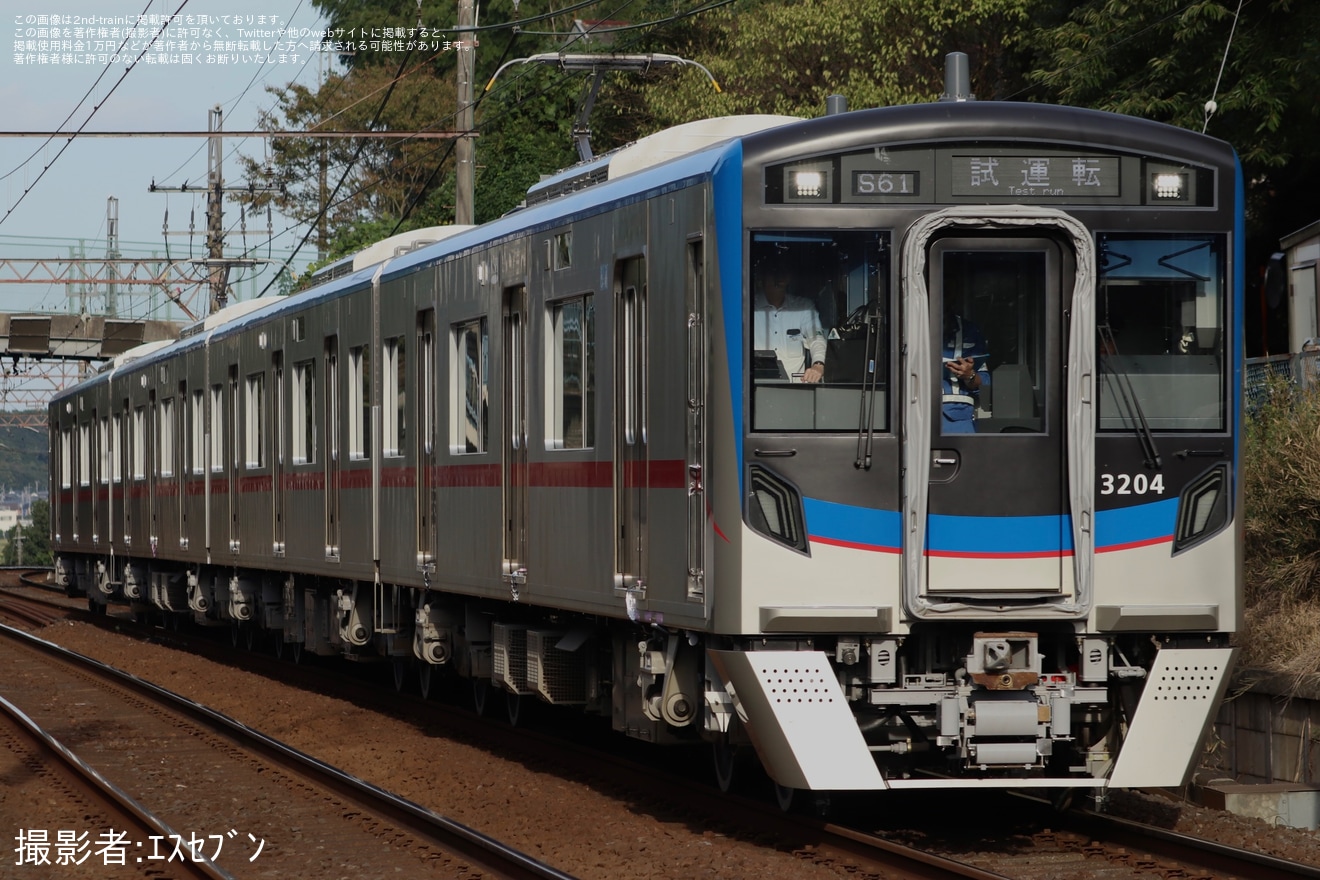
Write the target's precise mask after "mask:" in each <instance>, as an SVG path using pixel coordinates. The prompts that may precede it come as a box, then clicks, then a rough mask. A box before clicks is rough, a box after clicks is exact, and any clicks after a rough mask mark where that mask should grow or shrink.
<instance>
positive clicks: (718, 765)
mask: <svg viewBox="0 0 1320 880" xmlns="http://www.w3.org/2000/svg"><path fill="white" fill-rule="evenodd" d="M739 751H741V750H740V749H739V748H738V747H737V746H736V745H734V744H733V743H731V742H729V735H728V734H727V733H724V734H720V736H718V737H716V739H715V742H713V743H711V756H712V757H713V758H714V764H715V782H716V784H718V785H719V787H720V791H722V792H724V793H725V794H728V793H729V792H731V791H733V787H734V785H736V784H737V783H738V780H739V778H740V777H741V776H742V773H741V771H742V767H741V764H742V762H741V761H740V760H739V754H738V753H739Z"/></svg>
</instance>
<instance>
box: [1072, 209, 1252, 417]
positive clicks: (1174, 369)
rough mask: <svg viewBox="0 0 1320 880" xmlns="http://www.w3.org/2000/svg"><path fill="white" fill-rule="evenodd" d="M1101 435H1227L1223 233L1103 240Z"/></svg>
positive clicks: (1098, 310) (1099, 293)
mask: <svg viewBox="0 0 1320 880" xmlns="http://www.w3.org/2000/svg"><path fill="white" fill-rule="evenodd" d="M1099 249H1100V258H1099V262H1100V272H1099V275H1100V277H1099V282H1098V283H1099V289H1098V291H1097V305H1096V329H1097V335H1098V337H1099V338H1098V340H1097V346H1096V349H1097V352H1098V360H1099V374H1100V382H1099V398H1100V424H1099V429H1100V430H1101V431H1130V430H1133V426H1135V425H1138V424H1140V422H1141V421H1142V420H1144V421H1145V422H1146V423H1147V424H1148V425H1149V426H1150V429H1151V430H1154V431H1223V430H1226V428H1227V417H1228V415H1227V413H1228V409H1227V385H1228V377H1227V372H1226V370H1227V365H1228V358H1227V356H1226V348H1225V345H1226V340H1225V338H1224V337H1225V333H1224V322H1225V310H1226V302H1227V297H1226V295H1225V287H1226V277H1225V276H1226V273H1225V266H1226V263H1227V242H1226V239H1225V237H1224V236H1222V235H1190V234H1171V235H1137V234H1124V235H1117V234H1105V235H1101V236H1100V241H1099Z"/></svg>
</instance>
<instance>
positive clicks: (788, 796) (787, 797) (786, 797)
mask: <svg viewBox="0 0 1320 880" xmlns="http://www.w3.org/2000/svg"><path fill="white" fill-rule="evenodd" d="M796 797H797V789H796V788H793V787H791V786H788V785H780V784H779V783H778V782H776V783H775V803H777V804H779V809H781V810H783V811H784V812H785V813H787V812H789V811H791V810H792V809H793V801H794V800H795V799H796Z"/></svg>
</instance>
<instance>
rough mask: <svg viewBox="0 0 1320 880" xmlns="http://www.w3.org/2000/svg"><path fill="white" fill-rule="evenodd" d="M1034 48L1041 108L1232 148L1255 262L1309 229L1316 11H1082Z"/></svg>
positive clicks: (1316, 137)
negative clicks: (1094, 113) (1172, 130)
mask: <svg viewBox="0 0 1320 880" xmlns="http://www.w3.org/2000/svg"><path fill="white" fill-rule="evenodd" d="M1238 9H1240V10H1241V15H1240V17H1239V18H1236V20H1235V13H1236V12H1237V10H1238ZM1033 39H1034V42H1035V45H1036V47H1037V49H1038V50H1039V52H1040V57H1041V64H1040V66H1039V68H1038V69H1037V70H1035V71H1033V72H1031V74H1030V79H1031V80H1032V81H1033V82H1034V83H1036V84H1037V85H1039V86H1040V87H1041V89H1042V91H1041V93H1040V97H1041V98H1042V99H1045V100H1052V101H1057V102H1059V103H1065V104H1074V105H1077V106H1081V107H1094V108H1096V109H1100V110H1110V111H1113V112H1115V113H1127V114H1131V115H1133V116H1140V117H1143V118H1145V119H1154V120H1158V121H1161V122H1167V123H1170V124H1172V125H1177V126H1181V127H1183V128H1189V129H1192V130H1195V131H1201V130H1203V129H1204V130H1205V131H1206V132H1207V133H1208V134H1211V135H1213V136H1215V137H1219V138H1221V139H1223V140H1226V141H1228V142H1229V143H1231V144H1233V146H1234V147H1235V148H1236V149H1237V151H1238V154H1239V156H1240V157H1241V159H1242V163H1243V167H1244V171H1245V174H1246V179H1247V182H1248V186H1249V191H1248V196H1249V205H1248V209H1249V215H1248V219H1249V221H1250V223H1251V230H1250V231H1251V232H1252V233H1253V234H1254V236H1255V238H1256V240H1257V242H1258V244H1259V249H1258V252H1257V253H1256V254H1255V256H1254V259H1253V262H1255V261H1258V260H1259V259H1260V257H1261V256H1262V255H1263V253H1268V251H1270V250H1275V249H1277V247H1278V239H1279V237H1280V236H1282V235H1284V234H1286V233H1288V232H1291V231H1293V230H1294V229H1297V228H1299V227H1300V226H1302V225H1304V224H1305V223H1307V222H1310V221H1312V220H1314V219H1315V206H1314V201H1313V199H1312V198H1310V196H1311V194H1313V193H1314V192H1315V191H1316V184H1317V182H1320V181H1317V173H1316V169H1317V166H1320V104H1318V103H1317V102H1316V100H1315V95H1316V94H1317V91H1320V66H1317V64H1316V59H1317V58H1320V4H1316V3H1308V2H1300V0H1259V2H1255V3H1243V4H1238V3H1234V2H1231V0H1191V2H1188V0H1145V2H1141V3H1132V2H1130V0H1086V2H1083V3H1080V4H1078V5H1077V7H1076V8H1075V9H1074V10H1073V11H1072V12H1071V14H1070V15H1069V16H1068V17H1067V18H1066V20H1064V21H1062V22H1061V23H1059V24H1058V25H1057V26H1056V27H1052V28H1046V29H1043V30H1042V31H1040V32H1039V33H1037V34H1036V35H1035V36H1034V38H1033ZM1211 99H1213V100H1214V102H1215V105H1216V106H1215V109H1214V112H1213V113H1210V112H1208V109H1207V102H1208V101H1210V100H1211Z"/></svg>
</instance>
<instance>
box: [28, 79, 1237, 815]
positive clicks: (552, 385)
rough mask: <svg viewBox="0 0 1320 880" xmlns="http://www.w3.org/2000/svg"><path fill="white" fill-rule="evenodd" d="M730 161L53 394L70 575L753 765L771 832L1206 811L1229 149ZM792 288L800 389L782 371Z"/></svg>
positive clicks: (1019, 118) (201, 333)
mask: <svg viewBox="0 0 1320 880" xmlns="http://www.w3.org/2000/svg"><path fill="white" fill-rule="evenodd" d="M712 124H714V123H712ZM718 125H719V126H720V127H719V128H717V129H716V131H715V133H713V134H712V132H711V130H710V129H709V128H708V127H705V126H701V125H694V126H688V127H684V128H683V130H681V131H675V132H666V133H662V134H661V135H657V136H654V137H653V138H650V139H647V140H646V141H643V142H642V143H641V144H639V145H636V146H635V147H632V148H628V149H627V150H624V151H621V152H620V153H618V154H615V155H614V156H612V157H606V158H604V159H600V160H597V161H595V162H593V163H591V164H589V165H587V166H585V167H583V168H579V169H573V170H570V171H569V172H566V173H564V174H563V175H561V176H559V177H557V178H554V179H552V180H550V181H548V182H546V183H544V184H543V185H540V186H538V187H537V188H534V190H533V192H532V193H531V194H530V195H529V202H531V204H530V205H529V206H528V207H525V208H524V209H522V210H519V211H517V212H515V213H513V214H511V215H509V216H506V217H505V218H503V219H501V220H499V221H496V222H493V223H490V224H486V225H484V226H480V227H474V228H465V229H456V230H448V231H447V233H446V237H443V240H438V241H436V242H434V243H432V244H429V245H427V246H425V247H422V248H420V249H417V250H413V251H411V252H407V253H403V254H401V255H399V256H392V257H390V258H388V259H385V260H384V261H383V262H380V263H378V264H375V265H368V266H365V267H362V268H359V269H356V270H353V269H352V268H351V267H349V266H345V269H346V270H347V274H344V275H343V276H342V277H338V278H335V279H333V280H330V281H327V282H326V283H324V284H321V285H320V286H317V287H314V288H312V289H310V290H308V291H306V292H303V293H299V294H297V295H294V296H290V297H287V298H283V299H280V300H278V301H273V302H269V303H266V302H259V303H246V304H241V305H240V306H236V307H234V308H232V309H231V310H228V311H227V312H222V313H220V314H218V315H215V316H212V317H211V318H208V319H207V320H206V321H205V322H203V323H201V324H200V325H198V326H197V327H195V328H193V331H192V332H191V333H190V334H189V335H187V336H186V337H185V338H183V339H181V340H180V341H178V342H177V343H174V344H171V345H167V346H159V347H155V348H144V349H139V350H137V351H135V352H132V353H130V354H129V355H128V356H125V357H123V358H121V359H119V360H118V361H117V362H115V363H114V364H112V365H110V366H109V367H108V368H107V369H105V370H103V371H102V372H101V373H100V374H99V375H97V376H96V377H94V378H92V379H89V380H88V381H86V382H84V383H82V384H81V385H79V386H77V387H75V388H72V389H70V390H68V391H66V392H64V393H62V394H60V395H59V396H58V397H57V398H56V399H55V400H54V401H53V403H52V404H51V408H50V430H51V443H52V448H53V450H54V454H53V455H52V461H53V462H54V465H53V473H52V495H51V497H52V498H53V499H54V502H55V503H54V506H53V507H54V512H53V523H54V532H55V535H54V539H55V547H56V548H57V551H58V557H59V574H60V577H61V578H62V579H64V581H65V582H66V583H67V584H68V585H69V586H70V588H71V589H80V590H84V591H86V592H87V593H88V594H89V596H90V597H91V601H92V603H93V607H97V608H103V607H104V605H105V603H106V602H108V601H129V602H132V603H134V606H135V607H137V608H139V609H142V610H146V609H148V608H152V607H155V608H160V609H165V610H166V611H167V612H169V613H171V614H174V615H176V616H190V617H193V618H195V619H196V620H198V621H201V622H204V623H228V624H230V625H233V626H236V627H239V631H240V632H247V633H249V634H259V633H262V632H265V631H269V632H271V633H273V634H274V636H275V638H276V640H277V642H278V643H279V644H281V645H283V646H286V647H288V648H289V649H293V650H308V651H314V652H317V653H323V654H334V653H341V654H346V655H348V656H350V657H354V658H358V659H364V658H381V657H385V658H392V659H393V660H394V661H395V663H396V664H397V668H398V669H399V670H401V671H402V670H404V669H405V668H406V667H407V666H408V665H409V664H415V665H416V666H417V668H418V669H419V670H420V672H421V674H422V678H423V681H429V680H430V676H431V674H432V672H433V671H434V670H446V671H453V672H456V673H457V674H459V675H461V676H465V677H469V678H472V679H473V681H474V682H476V684H477V689H478V692H483V691H484V688H485V687H487V686H494V687H496V688H498V689H501V690H503V691H505V692H507V693H508V695H509V701H510V706H511V707H516V706H518V705H520V704H521V703H520V701H523V700H542V701H548V702H551V703H557V704H576V705H579V706H582V707H584V708H585V709H587V710H588V711H593V712H599V713H602V714H609V715H610V716H611V718H612V720H613V724H614V727H615V728H616V729H618V730H620V731H625V732H626V733H628V734H629V735H631V736H635V737H640V738H643V739H649V740H654V741H657V742H670V741H675V742H682V741H689V740H695V739H705V740H708V741H710V742H712V743H713V744H714V746H715V749H714V751H715V754H716V764H717V769H719V770H720V771H721V779H722V781H724V782H728V781H729V774H730V772H731V769H732V767H733V754H734V752H735V751H736V749H738V748H739V747H740V746H742V745H746V744H750V745H752V746H754V747H755V750H756V752H757V754H758V755H759V757H760V759H761V762H762V764H763V765H764V766H765V768H766V770H767V771H768V772H769V774H770V775H771V777H772V778H773V779H774V780H775V781H776V782H777V783H778V784H779V785H780V786H781V787H783V789H784V790H788V789H818V790H819V789H859V788H860V789H883V788H887V787H904V786H906V787H917V786H977V785H980V786H1006V785H1012V786H1024V785H1026V786H1032V785H1035V786H1055V787H1093V788H1097V789H1104V788H1106V787H1108V786H1130V785H1176V784H1179V783H1181V782H1182V781H1183V779H1184V778H1185V776H1186V774H1187V773H1188V772H1189V769H1190V765H1191V763H1192V761H1193V759H1194V758H1195V756H1196V753H1197V750H1198V748H1199V743H1200V740H1201V734H1202V732H1203V730H1204V729H1205V727H1206V725H1207V723H1208V720H1209V718H1210V717H1211V715H1212V713H1213V710H1214V708H1215V705H1216V703H1217V701H1218V698H1219V697H1220V695H1221V692H1222V690H1223V688H1224V684H1225V680H1226V674H1227V669H1228V667H1229V665H1230V663H1231V659H1232V649H1231V648H1230V647H1229V637H1230V635H1231V633H1232V632H1233V631H1234V630H1235V629H1236V627H1237V625H1238V623H1239V617H1240V614H1241V599H1240V597H1241V561H1240V555H1239V546H1240V531H1241V521H1242V520H1241V511H1242V504H1241V498H1240V491H1239V482H1238V478H1237V456H1238V448H1239V447H1238V439H1239V436H1240V417H1241V416H1240V414H1241V408H1240V402H1239V394H1238V390H1237V389H1238V388H1239V387H1240V378H1241V376H1240V370H1241V357H1240V351H1241V325H1242V315H1241V290H1242V277H1241V276H1242V260H1241V249H1242V240H1243V229H1242V220H1241V200H1242V197H1241V189H1242V181H1241V175H1240V171H1239V167H1238V164H1237V162H1236V158H1235V156H1234V155H1233V153H1232V151H1231V149H1230V148H1228V147H1227V146H1226V145H1224V144H1222V143H1220V142H1218V141H1214V140H1211V139H1209V138H1206V137H1202V136H1199V135H1195V134H1191V133H1188V132H1185V131H1180V130H1175V129H1172V128H1169V127H1165V126H1161V125H1157V124H1153V123H1147V122H1143V121H1139V120H1133V119H1128V118H1122V117H1117V116H1112V115H1106V114H1101V113H1095V112H1089V111H1080V110H1074V109H1066V108H1056V107H1047V106H1037V105H1012V104H993V103H982V104H976V103H949V104H938V105H927V106H914V107H899V108H888V109H881V110H872V111H863V112H854V113H845V114H840V115H835V116H829V117H825V118H821V119H815V120H808V121H789V120H784V119H781V118H775V119H771V118H759V119H752V120H741V121H737V120H735V121H728V120H726V121H723V122H722V123H718ZM692 138H695V139H696V140H697V141H698V142H700V144H701V146H700V147H699V148H697V149H695V150H693V151H690V152H684V151H685V146H684V145H685V144H686V143H688V142H689V140H690V139H692ZM703 138H704V140H702V139H703ZM666 151H668V152H669V153H673V154H677V155H675V156H674V157H671V158H665V156H664V155H659V156H658V157H657V154H664V153H665V152H666ZM771 263H774V264H776V265H778V266H780V267H781V271H785V272H788V273H790V274H791V276H792V281H793V284H794V286H795V289H796V291H797V295H798V296H799V297H800V299H799V300H798V301H797V302H798V303H799V304H800V303H801V302H802V300H808V301H810V303H811V308H812V310H813V311H814V313H815V314H816V317H817V320H818V322H819V325H820V326H821V330H822V335H823V336H825V337H826V338H825V340H824V342H825V344H824V347H823V350H824V375H823V377H822V378H823V380H824V381H822V382H820V383H818V384H812V383H808V382H803V381H795V377H794V376H792V375H791V374H789V373H788V372H787V371H785V370H784V369H783V367H784V361H783V359H782V358H781V356H780V355H779V354H777V353H776V351H775V350H773V349H771V348H770V347H769V344H768V343H763V342H761V341H760V340H759V339H757V338H754V337H755V336H756V334H757V333H758V332H759V330H758V328H757V322H758V320H760V318H759V317H758V314H757V308H758V303H757V292H756V291H755V290H754V289H753V282H752V279H753V277H754V276H755V275H756V274H757V272H758V271H759V269H760V267H762V266H763V265H765V266H769V265H770V264H771ZM973 326H976V327H978V328H979V332H980V338H981V344H983V346H984V351H981V352H978V353H977V356H978V357H980V358H981V360H980V361H979V362H978V363H977V367H976V369H977V370H980V371H983V372H982V373H981V375H982V376H983V377H984V379H983V380H981V381H978V382H977V385H978V386H984V387H983V388H981V389H980V390H979V392H977V393H972V392H971V391H969V390H967V389H961V388H959V387H955V383H950V382H948V381H946V376H947V371H948V369H949V368H948V367H946V366H945V362H946V361H948V360H950V356H949V354H948V353H947V351H946V350H947V347H948V345H949V344H950V339H949V337H950V334H952V335H953V336H955V337H958V339H961V334H963V333H964V330H965V332H966V334H967V335H968V336H970V335H972V334H973V333H974V332H975V331H973V330H971V329H970V328H971V327H973ZM949 328H954V329H949ZM958 344H960V345H961V342H959V343H958ZM803 354H804V355H806V356H809V357H810V358H811V359H818V355H817V354H815V353H811V354H809V355H808V354H807V353H806V352H804V353H803ZM973 381H974V380H973V379H972V378H971V377H968V379H967V385H968V387H969V388H970V387H971V386H972V383H973ZM951 400H953V401H954V402H962V403H964V404H965V405H966V406H968V407H969V409H965V410H964V411H963V412H964V415H965V416H968V418H965V419H964V423H963V424H961V425H960V426H957V427H958V430H954V429H953V428H952V427H951V426H950V422H949V417H948V415H947V414H948V412H949V410H947V409H946V407H947V405H948V404H949V402H950V401H951ZM259 697H260V695H254V698H259Z"/></svg>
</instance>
